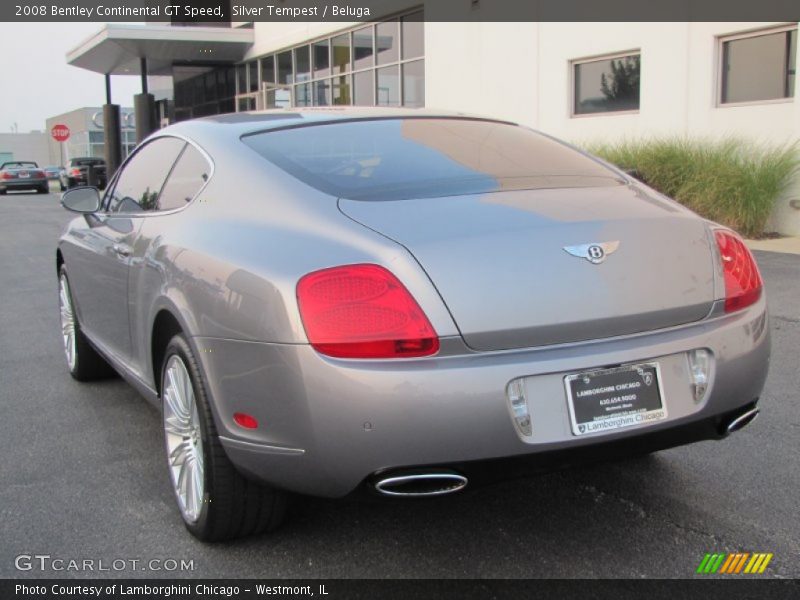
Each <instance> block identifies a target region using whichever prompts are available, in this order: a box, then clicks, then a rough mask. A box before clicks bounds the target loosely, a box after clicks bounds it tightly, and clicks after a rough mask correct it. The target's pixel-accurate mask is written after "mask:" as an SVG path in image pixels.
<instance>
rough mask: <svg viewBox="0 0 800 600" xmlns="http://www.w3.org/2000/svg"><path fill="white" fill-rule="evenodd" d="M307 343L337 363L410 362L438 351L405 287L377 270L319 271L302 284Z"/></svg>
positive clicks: (371, 267)
mask: <svg viewBox="0 0 800 600" xmlns="http://www.w3.org/2000/svg"><path fill="white" fill-rule="evenodd" d="M297 302H298V305H299V307H300V316H301V318H302V319H303V325H304V326H305V329H306V334H307V335H308V341H309V342H310V343H311V345H312V346H313V347H314V349H316V350H317V352H320V353H321V354H326V355H328V356H334V357H338V358H411V357H417V356H429V355H431V354H436V352H438V351H439V337H438V336H437V335H436V331H434V329H433V326H432V325H431V323H430V321H428V317H426V316H425V313H424V312H423V311H422V309H421V308H420V307H419V304H417V302H416V300H414V298H413V297H412V296H411V294H410V293H409V291H408V290H407V289H406V288H405V286H403V284H402V283H400V281H399V280H398V279H397V278H396V277H395V276H394V275H392V274H391V273H390V272H389V271H387V270H386V269H384V268H383V267H380V266H378V265H370V264H364V265H348V266H344V267H334V268H331V269H323V270H322V271H315V272H314V273H309V274H308V275H306V276H304V277H303V278H302V279H300V281H299V282H298V284H297Z"/></svg>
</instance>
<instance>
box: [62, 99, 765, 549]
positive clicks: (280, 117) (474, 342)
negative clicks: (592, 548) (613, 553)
mask: <svg viewBox="0 0 800 600" xmlns="http://www.w3.org/2000/svg"><path fill="white" fill-rule="evenodd" d="M62 203H63V205H64V206H65V207H66V208H67V209H69V210H72V211H74V212H76V213H79V214H78V215H77V216H76V218H75V219H74V220H72V221H71V222H70V223H69V225H68V226H67V229H66V231H65V232H64V234H63V235H62V237H61V239H60V242H59V244H58V250H57V253H56V257H55V259H56V267H57V270H58V280H59V290H60V306H61V322H62V328H63V340H64V349H65V353H66V357H67V363H68V366H69V370H70V372H71V373H72V376H73V377H75V378H76V379H78V380H81V381H85V380H89V379H93V378H97V377H102V376H105V375H107V374H108V373H109V372H111V370H112V368H113V370H115V371H117V372H119V373H120V374H121V375H122V376H123V377H124V378H125V379H126V380H127V381H129V382H130V383H131V384H132V385H134V386H135V387H136V388H137V389H138V390H139V391H140V392H141V393H142V394H144V395H145V396H146V397H147V398H148V399H149V400H151V401H152V402H154V403H156V404H157V405H158V406H160V407H162V414H163V421H162V423H163V428H164V445H165V455H166V463H167V467H168V470H169V473H170V477H171V482H172V485H173V487H174V491H175V496H176V499H177V502H178V506H179V508H180V513H181V515H182V517H183V520H184V521H185V523H186V526H187V528H188V529H189V530H190V531H191V532H192V533H193V534H194V535H195V536H197V537H199V538H201V539H204V540H221V539H228V538H232V537H237V536H242V535H248V534H253V533H258V532H261V531H265V530H267V529H270V528H272V527H274V526H276V525H277V524H278V523H279V521H280V519H281V518H282V516H283V513H284V509H285V506H286V499H287V494H288V493H289V492H296V493H302V494H313V495H319V496H327V497H342V496H346V495H348V494H351V493H354V492H357V491H360V490H365V491H368V492H370V493H373V494H380V495H387V496H430V495H442V494H448V493H452V492H456V491H458V490H460V489H462V488H464V487H465V486H467V485H473V484H475V483H479V482H483V481H486V480H488V479H490V478H493V477H497V476H498V475H499V476H508V475H510V474H516V473H526V472H535V471H537V470H541V469H549V468H554V467H557V466H559V465H564V464H573V463H575V462H578V461H581V460H589V459H590V460H597V459H598V458H611V457H624V456H628V455H635V454H641V453H645V452H652V451H655V450H659V449H663V448H668V447H671V446H675V445H679V444H686V443H690V442H694V441H698V440H706V439H718V438H722V437H725V436H726V435H728V434H729V433H731V432H733V431H735V430H737V429H739V428H741V427H743V426H744V425H746V424H747V423H749V422H750V421H752V419H753V418H755V416H756V415H757V414H758V409H757V407H756V406H757V401H758V398H759V394H760V393H761V389H762V387H763V384H764V380H765V378H766V374H767V367H768V362H769V347H770V345H769V329H768V326H767V312H766V300H765V298H764V293H763V290H762V281H761V277H760V275H759V272H758V269H757V267H756V264H755V262H754V259H753V257H752V255H751V254H750V252H749V251H748V250H747V248H746V247H745V246H744V244H743V243H742V240H741V238H740V237H739V236H738V235H737V234H736V233H734V232H733V231H730V230H728V229H726V228H724V227H721V226H719V225H717V224H715V223H712V222H709V221H706V220H704V219H701V218H700V217H698V216H697V215H695V214H694V213H692V212H690V211H689V210H687V209H685V208H683V207H682V206H680V205H679V204H677V203H675V202H673V201H672V200H670V199H668V198H665V197H664V196H662V195H661V194H659V193H657V192H655V191H654V190H652V189H650V188H648V187H647V186H646V185H644V184H643V183H641V182H639V181H637V180H635V179H632V178H630V177H628V176H627V175H626V174H625V173H623V172H621V171H619V170H617V169H615V168H613V167H611V166H609V165H607V164H605V163H603V162H602V161H600V160H598V159H595V158H593V157H591V156H589V155H587V154H584V153H582V152H580V151H578V150H576V149H574V148H572V147H570V146H568V145H565V144H563V143H561V142H559V141H557V140H554V139H552V138H550V137H547V136H545V135H543V134H540V133H537V132H535V131H532V130H530V129H527V128H525V127H522V126H519V125H516V124H513V123H507V122H502V121H496V120H490V119H483V118H478V117H469V116H464V115H458V114H450V113H441V112H434V111H430V110H425V111H417V110H402V109H398V110H376V109H355V108H353V109H342V110H313V109H309V110H298V111H281V110H279V111H266V112H260V113H239V114H235V115H227V116H219V117H212V118H206V119H200V120H196V121H188V122H183V123H179V124H176V125H173V126H170V127H167V128H166V129H163V130H160V131H158V132H157V133H156V134H154V135H153V136H151V137H150V138H149V139H148V140H146V141H145V142H144V143H142V144H141V145H140V146H139V147H138V148H137V150H136V151H135V152H134V153H133V154H132V155H131V156H130V157H129V158H128V159H127V161H126V162H125V163H124V164H123V165H122V167H121V168H120V169H119V170H118V172H117V173H116V174H115V176H114V178H113V179H112V180H111V181H110V182H109V185H108V188H107V190H106V191H105V193H104V195H103V196H102V197H101V196H100V195H99V192H97V190H95V189H93V188H86V187H83V188H77V189H75V190H70V191H68V192H66V193H65V194H64V196H63V198H62ZM154 450H155V449H154Z"/></svg>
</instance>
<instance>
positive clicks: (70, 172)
mask: <svg viewBox="0 0 800 600" xmlns="http://www.w3.org/2000/svg"><path fill="white" fill-rule="evenodd" d="M90 167H91V168H92V170H93V171H94V177H95V181H96V183H97V187H98V188H100V189H101V190H102V189H104V188H105V187H106V161H105V160H103V159H102V158H93V157H82V158H71V159H69V161H67V164H66V166H65V167H64V170H63V171H62V172H61V173H60V175H59V177H60V181H61V191H62V192H63V191H64V190H69V189H72V188H74V187H76V186H79V185H88V183H89V180H88V177H89V168H90Z"/></svg>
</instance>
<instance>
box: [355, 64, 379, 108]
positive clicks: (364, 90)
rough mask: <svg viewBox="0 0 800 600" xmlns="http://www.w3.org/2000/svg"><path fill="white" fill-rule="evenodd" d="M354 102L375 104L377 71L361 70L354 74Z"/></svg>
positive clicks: (363, 104) (368, 104) (359, 104)
mask: <svg viewBox="0 0 800 600" xmlns="http://www.w3.org/2000/svg"><path fill="white" fill-rule="evenodd" d="M353 104H355V105H356V106H375V71H374V70H373V69H369V70H368V71H359V72H357V73H354V74H353Z"/></svg>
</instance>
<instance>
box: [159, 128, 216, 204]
mask: <svg viewBox="0 0 800 600" xmlns="http://www.w3.org/2000/svg"><path fill="white" fill-rule="evenodd" d="M210 173H211V165H210V164H209V163H208V161H207V160H206V157H205V156H203V155H202V154H200V152H199V151H198V150H197V148H195V147H194V146H192V145H191V144H188V145H187V146H186V149H185V150H184V151H183V154H181V156H180V158H179V159H178V162H177V163H176V164H175V168H174V169H172V173H170V175H169V179H167V183H165V184H164V189H162V190H161V195H160V196H159V197H158V210H172V209H175V208H180V207H181V206H186V204H187V203H189V202H190V201H191V200H192V198H194V197H195V195H197V192H199V191H200V188H201V187H203V184H205V182H206V181H207V180H208V176H209V174H210Z"/></svg>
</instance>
